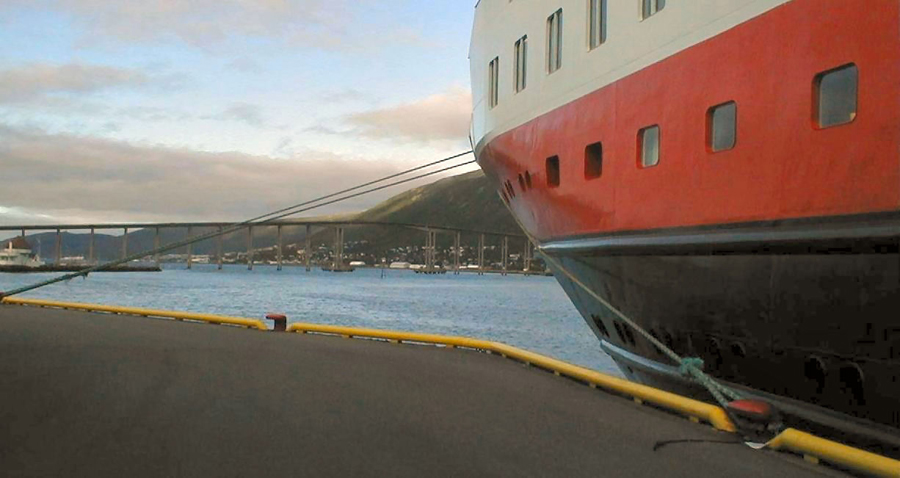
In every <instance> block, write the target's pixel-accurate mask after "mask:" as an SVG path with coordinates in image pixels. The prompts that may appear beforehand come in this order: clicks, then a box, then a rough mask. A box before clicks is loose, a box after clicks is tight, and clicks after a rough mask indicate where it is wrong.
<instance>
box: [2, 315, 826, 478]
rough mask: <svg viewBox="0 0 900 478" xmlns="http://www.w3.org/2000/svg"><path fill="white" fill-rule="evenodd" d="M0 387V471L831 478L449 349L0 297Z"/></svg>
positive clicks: (566, 384)
mask: <svg viewBox="0 0 900 478" xmlns="http://www.w3.org/2000/svg"><path fill="white" fill-rule="evenodd" d="M0 384H2V386H0V423H2V424H3V426H0V475H2V476H56V475H64V476H173V475H184V476H292V475H314V476H355V475H369V476H385V475H387V476H429V475H435V476H446V475H456V476H592V477H596V476H604V475H606V476H652V477H658V476H684V477H696V476H729V477H740V476H753V477H756V476H786V477H787V476H791V477H807V476H841V475H839V474H838V473H836V472H834V471H832V470H829V469H827V468H824V467H817V466H814V465H810V464H807V463H805V462H804V461H803V460H802V459H800V458H797V457H794V456H790V455H786V454H780V453H776V452H771V451H753V450H751V449H749V448H747V447H745V446H743V445H739V444H733V443H714V442H712V441H723V440H724V441H728V440H732V439H733V437H732V436H731V435H728V434H724V433H720V432H716V431H714V430H712V429H711V428H710V427H708V426H704V425H696V424H692V423H690V422H689V421H687V420H685V419H684V418H680V417H676V416H672V415H669V414H666V413H664V412H661V411H657V410H654V409H651V408H649V407H645V406H639V405H636V404H635V403H633V402H631V401H629V400H626V399H623V398H619V397H615V396H611V395H607V394H605V393H603V392H600V391H597V390H592V389H590V388H588V387H586V386H583V385H581V384H578V383H575V382H572V381H570V380H566V379H562V378H558V377H555V376H553V375H552V374H549V373H546V372H543V371H540V370H536V369H534V368H528V367H526V366H524V365H520V364H517V363H515V362H512V361H508V360H503V359H501V358H499V357H496V356H489V355H485V354H482V353H477V352H473V351H464V350H450V349H442V348H435V347H420V346H414V345H392V344H387V343H378V342H371V341H363V340H345V339H341V338H332V337H317V336H301V335H294V334H275V333H264V332H258V331H249V330H242V329H235V328H230V327H224V326H213V325H205V324H203V325H201V324H186V323H185V324H179V323H176V322H172V321H166V320H154V319H143V318H136V317H125V316H111V315H100V314H90V313H83V312H72V311H62V310H49V309H34V308H23V307H17V306H0ZM681 439H689V440H709V441H707V442H704V441H700V442H691V443H679V444H672V445H668V446H665V447H663V448H661V449H660V450H658V451H655V452H654V451H653V447H654V444H655V443H656V442H657V441H660V440H681Z"/></svg>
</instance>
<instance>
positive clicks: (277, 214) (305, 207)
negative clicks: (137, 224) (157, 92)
mask: <svg viewBox="0 0 900 478" xmlns="http://www.w3.org/2000/svg"><path fill="white" fill-rule="evenodd" d="M472 153H473V151H471V150H469V151H466V152H464V153H459V154H454V155H453V156H448V157H446V158H443V159H439V160H437V161H432V162H430V163H427V164H423V165H421V166H416V167H414V168H411V169H407V170H405V171H401V172H399V173H394V174H391V175H388V176H385V177H383V178H379V179H376V180H374V181H369V182H366V183H363V184H359V185H357V186H353V187H351V188H347V189H344V190H341V191H337V192H334V193H331V194H326V195H324V196H320V197H318V198H315V199H312V200H309V201H304V202H301V203H299V204H295V205H293V206H289V207H285V208H282V209H279V210H277V211H272V212H269V213H267V214H263V215H261V216H257V217H254V218H252V219H247V220H245V221H242V222H238V223H235V224H232V225H231V226H228V227H225V228H222V229H220V230H218V231H212V232H209V233H206V234H200V235H197V236H192V237H189V238H187V239H183V240H181V241H177V242H172V243H169V244H166V245H164V246H161V247H158V248H156V249H152V250H149V251H143V252H140V253H138V254H132V255H130V256H126V257H123V258H121V259H118V260H115V261H111V262H107V263H104V264H99V265H96V266H93V267H88V268H85V269H83V270H80V271H77V272H72V273H69V274H64V275H61V276H59V277H54V278H52V279H48V280H45V281H42V282H38V283H35V284H32V285H29V286H25V287H20V288H18V289H13V290H10V291H7V292H0V298H3V297H10V296H14V295H18V294H22V293H24V292H29V291H32V290H35V289H40V288H42V287H46V286H48V285H52V284H56V283H59V282H63V281H67V280H71V279H74V278H77V277H87V275H88V274H90V273H91V272H99V271H103V270H106V269H110V268H113V267H116V266H120V265H122V264H127V263H128V262H131V261H133V260H136V259H141V258H143V257H146V256H149V255H153V254H159V253H163V252H168V251H171V250H173V249H178V248H180V247H184V246H187V245H189V244H194V243H197V242H200V241H205V240H207V239H212V238H215V237H218V236H223V235H226V234H231V233H233V232H236V231H239V230H241V229H245V228H248V227H252V226H256V225H264V224H270V223H272V222H273V221H276V220H278V219H283V218H285V217H288V216H293V215H295V214H300V213H303V212H307V211H311V210H313V209H317V208H320V207H324V206H329V205H331V204H337V203H339V202H342V201H346V200H348V199H353V198H357V197H360V196H364V195H366V194H371V193H374V192H377V191H381V190H384V189H387V188H391V187H394V186H399V185H401V184H406V183H409V182H412V181H416V180H419V179H423V178H427V177H429V176H434V175H435V174H440V173H444V172H447V171H451V170H454V169H457V168H461V167H463V166H468V165H470V164H473V163H475V160H474V159H472V160H469V161H464V162H462V163H457V164H453V165H451V166H445V167H443V168H440V169H436V170H433V171H429V172H426V173H422V174H417V175H415V176H413V177H409V178H404V179H400V180H397V181H393V182H390V183H388V184H382V185H380V186H375V185H376V184H379V183H383V182H385V181H390V180H392V179H397V178H399V177H402V176H406V175H408V174H411V173H414V172H418V171H422V170H425V169H428V168H430V167H432V166H437V165H439V164H443V163H446V162H449V161H452V160H454V159H459V158H462V157H464V156H466V155H469V154H472ZM370 186H374V187H370ZM364 188H368V189H364ZM360 189H364V190H362V191H360ZM354 191H356V192H354ZM348 193H353V194H348ZM323 201H324V202H323Z"/></svg>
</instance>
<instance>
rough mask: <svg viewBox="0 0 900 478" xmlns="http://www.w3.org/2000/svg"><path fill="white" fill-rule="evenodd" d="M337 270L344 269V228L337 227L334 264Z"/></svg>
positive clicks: (335, 231)
mask: <svg viewBox="0 0 900 478" xmlns="http://www.w3.org/2000/svg"><path fill="white" fill-rule="evenodd" d="M332 267H334V269H335V270H337V269H338V268H340V267H344V228H343V227H340V226H338V227H336V228H335V230H334V263H333V264H332Z"/></svg>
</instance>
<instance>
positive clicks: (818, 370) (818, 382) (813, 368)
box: [803, 355, 828, 394]
mask: <svg viewBox="0 0 900 478" xmlns="http://www.w3.org/2000/svg"><path fill="white" fill-rule="evenodd" d="M827 375H828V372H827V369H826V368H825V361H823V360H822V359H821V358H819V357H817V356H815V355H811V356H809V357H807V358H806V361H805V362H804V363H803V376H804V377H806V380H807V382H808V383H810V384H811V385H812V386H814V387H815V390H814V393H816V394H820V393H822V392H823V391H825V377H826V376H827Z"/></svg>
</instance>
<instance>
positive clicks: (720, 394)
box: [501, 199, 742, 412]
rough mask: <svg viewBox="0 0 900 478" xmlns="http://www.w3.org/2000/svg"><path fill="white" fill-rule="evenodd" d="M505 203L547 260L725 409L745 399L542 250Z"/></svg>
mask: <svg viewBox="0 0 900 478" xmlns="http://www.w3.org/2000/svg"><path fill="white" fill-rule="evenodd" d="M501 200H502V199H501ZM503 203H504V204H506V207H507V209H509V212H510V214H511V215H512V216H513V219H515V221H516V223H517V224H518V225H519V228H520V229H522V232H524V233H525V236H526V237H527V238H528V240H529V241H531V243H532V245H534V246H535V247H536V248H537V250H538V251H540V254H541V257H543V258H544V260H545V261H547V262H548V263H549V264H550V265H552V266H553V267H554V268H555V269H558V270H559V271H560V272H562V273H563V275H565V276H566V277H567V278H568V279H569V280H570V281H572V283H573V284H575V285H576V286H578V287H579V288H580V289H582V290H584V291H585V292H586V293H587V294H588V295H590V296H591V297H592V298H594V299H595V300H596V301H597V302H599V303H600V305H602V306H603V307H604V308H606V309H607V310H608V311H610V312H611V313H612V314H613V315H615V316H616V317H618V318H619V320H621V321H622V322H624V323H625V325H627V326H629V327H631V328H632V329H633V330H635V331H637V333H639V334H640V335H641V336H643V337H644V338H645V339H647V341H649V342H650V343H651V344H653V345H654V346H655V347H656V348H657V349H659V350H660V351H661V352H662V353H663V354H664V355H666V356H667V357H669V359H671V360H672V361H673V362H675V363H676V364H677V365H678V369H679V372H680V373H681V374H682V375H685V376H687V377H689V378H691V379H693V380H694V381H695V382H697V383H699V384H700V385H702V386H703V387H704V388H706V389H707V390H708V391H709V393H710V394H711V395H712V396H713V398H715V399H716V402H718V403H719V405H721V406H722V408H725V410H726V412H727V411H728V408H727V406H728V403H729V400H728V399H726V397H728V398H729V399H731V400H740V399H741V398H742V395H741V394H740V393H739V392H738V391H737V390H734V389H732V388H730V387H727V386H725V385H722V384H721V383H719V382H718V381H716V379H714V378H712V377H710V376H709V374H707V373H706V372H704V371H703V359H701V358H699V357H682V356H680V355H678V353H677V352H675V351H674V350H672V349H671V348H669V347H667V346H666V344H664V343H662V342H661V341H660V340H659V339H657V338H656V337H654V336H653V335H652V334H650V333H649V332H647V331H646V330H644V328H643V327H641V326H640V325H638V324H637V322H635V321H634V320H632V319H631V318H630V317H628V316H627V315H625V313H624V312H622V311H621V310H619V309H617V308H616V307H614V306H613V305H612V304H610V303H609V301H607V300H606V299H604V298H603V297H601V296H600V294H598V293H597V292H595V291H594V290H593V289H592V288H591V287H590V286H588V285H587V284H585V283H584V282H582V281H581V280H580V279H579V278H578V277H577V276H576V275H575V274H573V273H572V272H571V271H569V270H568V269H567V268H566V267H565V266H564V265H563V264H562V263H561V262H560V261H558V260H556V258H554V257H551V256H549V255H548V254H545V253H544V252H543V250H542V249H541V247H540V246H539V242H538V241H537V239H536V238H535V237H534V236H533V235H532V234H531V232H530V231H528V229H526V228H525V227H524V226H523V225H522V222H521V221H519V218H518V217H516V215H515V214H512V210H511V209H510V208H509V204H507V203H506V201H503Z"/></svg>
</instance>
